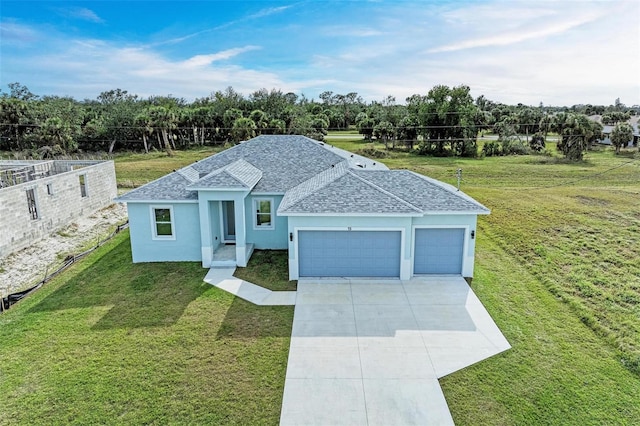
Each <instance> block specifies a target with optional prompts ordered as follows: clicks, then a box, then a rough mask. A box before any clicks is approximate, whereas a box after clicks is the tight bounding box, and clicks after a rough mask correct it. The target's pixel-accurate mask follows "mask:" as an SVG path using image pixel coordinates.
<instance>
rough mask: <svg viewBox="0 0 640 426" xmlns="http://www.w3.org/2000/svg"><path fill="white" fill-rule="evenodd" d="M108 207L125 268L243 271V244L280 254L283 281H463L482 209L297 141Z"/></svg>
mask: <svg viewBox="0 0 640 426" xmlns="http://www.w3.org/2000/svg"><path fill="white" fill-rule="evenodd" d="M117 201H120V202H126V203H127V209H128V213H129V224H130V229H131V248H132V253H133V261H134V262H161V261H201V262H202V266H203V267H207V268H208V267H215V266H222V265H225V264H228V262H231V264H232V265H237V266H246V265H247V261H248V260H249V258H250V257H251V253H252V251H253V250H254V249H282V250H288V252H289V278H290V279H291V280H295V279H298V278H300V277H398V278H401V279H408V278H410V277H411V276H413V275H422V274H454V275H462V276H465V277H471V276H472V275H473V263H474V250H475V233H476V219H477V216H478V215H484V214H489V210H488V209H487V208H486V207H484V206H483V205H481V204H480V203H478V202H477V201H475V200H473V199H472V198H471V197H469V196H467V195H465V194H464V193H462V192H459V191H457V190H456V189H455V188H454V187H452V186H450V185H448V184H445V183H442V182H439V181H437V180H434V179H431V178H428V177H425V176H422V175H419V174H417V173H414V172H411V171H407V170H389V169H388V168H387V167H386V166H385V165H383V164H381V163H380V162H378V161H377V160H376V161H374V160H370V159H367V158H364V157H361V156H358V155H355V154H352V153H350V152H347V151H344V150H341V149H338V148H336V147H333V146H331V145H328V144H326V143H322V142H317V141H314V140H312V139H309V138H306V137H302V136H266V135H265V136H259V137H257V138H254V139H251V140H249V141H246V142H243V143H241V144H239V145H236V146H234V147H233V148H230V149H228V150H226V151H223V152H220V153H218V154H215V155H213V156H211V157H208V158H206V159H204V160H201V161H198V162H196V163H194V164H191V165H190V166H187V167H184V168H182V169H180V170H177V171H175V172H173V173H171V174H169V175H166V176H164V177H162V178H160V179H158V180H156V181H153V182H150V183H148V184H146V185H144V186H142V187H140V188H137V189H135V190H133V191H131V192H129V193H127V194H124V195H122V196H120V197H119V198H118V199H117ZM229 250H231V256H230V258H228V259H226V260H218V259H219V258H220V257H223V256H219V254H221V253H224V252H226V253H229ZM225 262H227V263H225Z"/></svg>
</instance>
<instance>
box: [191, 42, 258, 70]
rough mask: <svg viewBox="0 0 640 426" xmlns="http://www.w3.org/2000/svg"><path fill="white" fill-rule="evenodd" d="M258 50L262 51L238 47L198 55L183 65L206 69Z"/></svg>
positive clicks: (253, 47)
mask: <svg viewBox="0 0 640 426" xmlns="http://www.w3.org/2000/svg"><path fill="white" fill-rule="evenodd" d="M257 49H260V47H258V46H245V47H236V48H233V49H228V50H223V51H222V52H217V53H212V54H209V55H196V56H193V57H191V58H189V59H187V60H186V61H184V62H183V64H184V65H185V66H186V67H188V68H198V67H204V66H207V65H211V64H212V63H213V62H216V61H222V60H226V59H231V58H233V57H235V56H238V55H240V54H242V53H245V52H250V51H252V50H257Z"/></svg>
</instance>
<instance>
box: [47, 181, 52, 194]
mask: <svg viewBox="0 0 640 426" xmlns="http://www.w3.org/2000/svg"><path fill="white" fill-rule="evenodd" d="M47 195H53V184H52V183H48V184H47Z"/></svg>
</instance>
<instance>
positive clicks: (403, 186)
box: [353, 170, 489, 213]
mask: <svg viewBox="0 0 640 426" xmlns="http://www.w3.org/2000/svg"><path fill="white" fill-rule="evenodd" d="M353 172H354V173H355V174H356V175H358V176H360V177H362V178H364V179H366V180H367V181H369V182H371V183H373V184H374V185H376V186H378V187H379V188H382V189H384V190H386V191H389V192H391V193H393V194H395V195H397V196H398V197H400V198H402V199H403V200H407V201H409V202H410V203H411V204H413V205H414V206H416V207H418V208H419V209H420V210H422V211H424V212H437V211H447V212H450V211H462V212H466V211H469V212H486V213H488V212H489V210H488V209H487V208H486V207H485V206H483V205H482V204H480V203H478V202H477V201H475V200H474V199H473V198H471V197H469V196H468V195H466V194H465V193H463V192H460V191H457V190H456V189H455V188H454V187H453V186H451V185H447V184H446V183H444V182H440V181H437V180H435V179H431V178H428V177H426V176H423V175H419V174H417V173H414V172H411V171H409V170H393V171H391V172H384V171H363V170H354V171H353Z"/></svg>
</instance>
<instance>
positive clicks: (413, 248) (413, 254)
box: [411, 225, 470, 276]
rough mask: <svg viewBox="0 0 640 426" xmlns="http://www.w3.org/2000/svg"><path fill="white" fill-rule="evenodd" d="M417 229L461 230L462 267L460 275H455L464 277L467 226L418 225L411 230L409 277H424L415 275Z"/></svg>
mask: <svg viewBox="0 0 640 426" xmlns="http://www.w3.org/2000/svg"><path fill="white" fill-rule="evenodd" d="M418 229H463V230H464V232H463V238H462V239H463V243H462V265H460V274H456V275H464V271H465V270H466V269H465V268H466V266H467V265H466V264H467V251H468V250H469V229H470V227H469V226H468V225H429V226H424V225H418V226H413V227H412V230H411V275H412V276H414V275H418V276H420V275H424V274H415V261H416V231H417V230H418Z"/></svg>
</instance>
